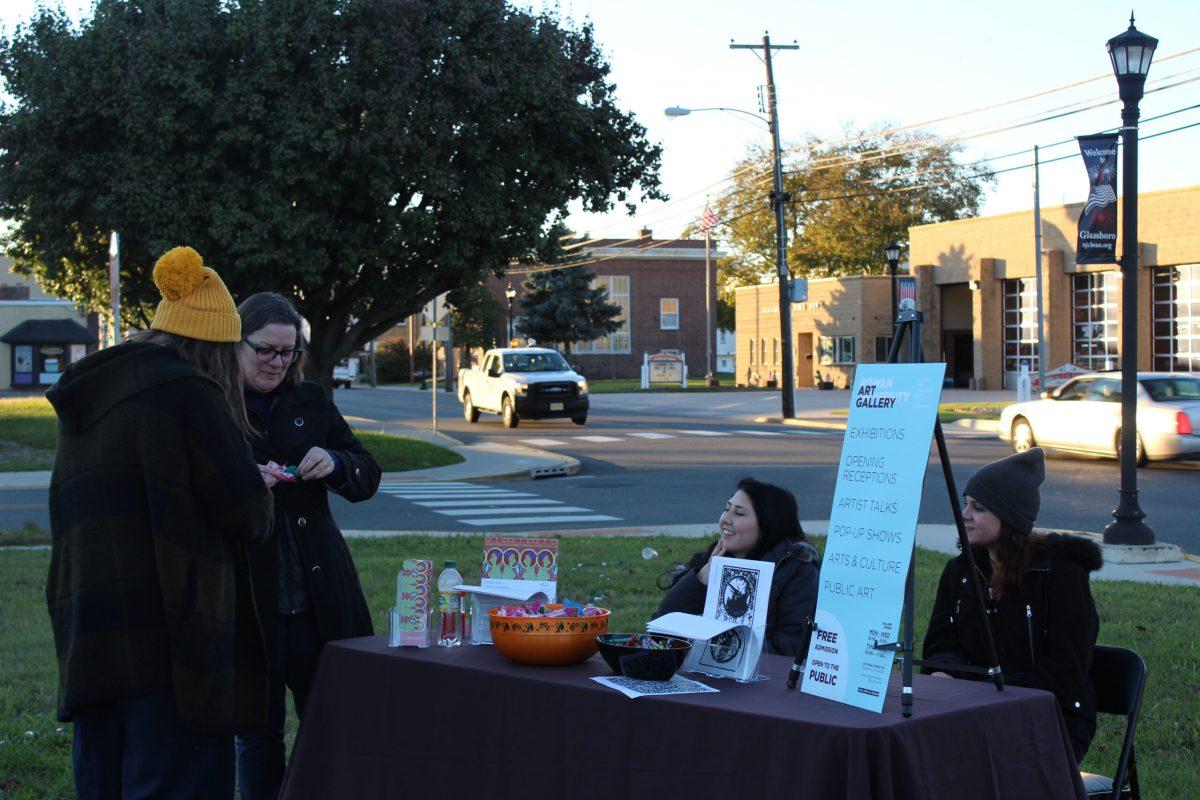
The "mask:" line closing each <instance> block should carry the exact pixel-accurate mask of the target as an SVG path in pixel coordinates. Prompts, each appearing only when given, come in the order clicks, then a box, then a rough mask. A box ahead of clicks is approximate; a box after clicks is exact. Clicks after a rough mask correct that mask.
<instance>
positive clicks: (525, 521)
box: [462, 514, 621, 526]
mask: <svg viewBox="0 0 1200 800" xmlns="http://www.w3.org/2000/svg"><path fill="white" fill-rule="evenodd" d="M620 519H621V518H620V517H609V516H605V515H604V514H592V515H589V516H577V517H516V518H514V519H505V518H504V517H489V518H488V519H464V520H462V521H463V522H465V523H466V524H467V525H479V526H482V525H529V524H531V523H535V522H616V521H619V520H620Z"/></svg>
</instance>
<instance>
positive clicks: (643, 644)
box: [608, 633, 671, 650]
mask: <svg viewBox="0 0 1200 800" xmlns="http://www.w3.org/2000/svg"><path fill="white" fill-rule="evenodd" d="M669 641H670V640H668V639H664V638H662V637H658V638H655V637H654V636H646V635H643V634H636V633H634V634H630V635H629V637H628V638H624V639H612V640H610V641H609V642H608V643H609V644H613V645H616V646H617V647H635V648H637V649H639V650H670V649H671V645H670V644H668V642H669Z"/></svg>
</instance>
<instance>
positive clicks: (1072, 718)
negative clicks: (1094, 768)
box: [922, 447, 1102, 761]
mask: <svg viewBox="0 0 1200 800" xmlns="http://www.w3.org/2000/svg"><path fill="white" fill-rule="evenodd" d="M1045 478H1046V468H1045V463H1044V454H1043V452H1042V450H1041V449H1040V448H1036V447H1035V448H1033V449H1031V450H1027V451H1026V452H1024V453H1018V454H1016V455H1012V456H1009V457H1008V458H1004V459H1001V460H1000V461H995V462H993V463H991V464H988V465H987V466H985V467H983V468H982V469H980V470H979V471H978V472H976V473H975V474H974V475H973V476H972V477H971V479H970V480H969V481H967V486H966V488H965V490H964V491H963V495H964V496H965V497H966V500H967V502H966V506H965V507H964V508H963V523H964V524H965V526H966V532H967V539H968V540H969V541H970V543H971V549H972V552H973V555H974V557H975V565H976V567H977V568H978V569H979V572H980V575H981V576H982V577H981V580H982V582H983V585H984V595H985V598H986V599H985V602H986V603H987V610H988V614H989V616H990V618H991V620H992V623H993V625H992V631H993V635H994V636H995V638H996V650H997V652H998V653H999V658H1000V668H1001V669H1002V670H1003V672H1004V680H1005V682H1007V683H1009V684H1012V685H1014V686H1027V687H1031V688H1034V689H1045V690H1046V691H1049V692H1053V693H1054V696H1055V697H1056V698H1057V699H1058V705H1059V708H1060V709H1061V710H1062V714H1063V719H1064V720H1065V721H1066V725H1067V733H1068V734H1069V735H1070V737H1071V747H1072V749H1073V750H1074V751H1075V759H1076V761H1082V760H1083V756H1084V754H1085V753H1086V752H1087V749H1088V746H1089V745H1090V744H1091V742H1092V736H1093V735H1094V734H1095V732H1096V691H1095V689H1094V688H1093V686H1092V684H1091V681H1090V680H1089V679H1088V673H1089V671H1090V670H1091V668H1092V648H1093V646H1094V645H1095V644H1096V634H1097V632H1098V631H1099V629H1100V618H1099V616H1098V615H1097V614H1096V606H1095V603H1094V602H1093V601H1092V591H1091V588H1090V586H1089V585H1088V576H1089V573H1091V572H1093V571H1095V570H1097V569H1099V568H1100V566H1101V563H1102V558H1101V555H1100V548H1099V547H1097V546H1096V544H1095V543H1094V542H1092V541H1091V540H1089V539H1084V538H1082V537H1078V536H1063V535H1060V534H1048V535H1047V534H1035V533H1033V523H1034V520H1036V519H1037V513H1038V507H1039V505H1040V504H1041V496H1040V493H1039V488H1038V487H1039V486H1041V484H1042V481H1044V480H1045ZM968 568H969V567H968V563H967V560H966V555H965V554H963V555H959V556H956V557H955V558H953V559H951V560H950V563H948V564H947V565H946V568H945V569H944V570H943V571H942V578H941V580H940V581H939V582H938V591H937V598H936V599H935V600H934V602H933V614H932V615H931V616H930V619H929V631H928V632H927V633H926V634H925V644H924V648H923V657H924V660H925V661H926V662H930V661H932V662H940V664H944V665H945V667H944V669H943V668H941V667H940V664H933V665H928V664H927V665H926V666H925V667H924V668H923V669H922V672H925V673H927V674H928V673H932V674H934V675H950V676H953V677H963V678H974V679H980V678H982V676H978V675H971V674H956V673H955V670H954V666H955V665H961V664H969V665H972V666H977V667H983V666H989V662H988V655H987V645H986V643H985V640H984V635H983V629H982V628H981V619H982V615H981V614H980V613H979V607H978V604H977V603H976V601H975V595H974V593H973V589H972V587H971V583H970V582H969V580H968V577H967V570H968Z"/></svg>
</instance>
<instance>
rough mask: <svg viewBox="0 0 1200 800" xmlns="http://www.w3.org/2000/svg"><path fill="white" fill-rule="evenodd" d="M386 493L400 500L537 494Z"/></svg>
mask: <svg viewBox="0 0 1200 800" xmlns="http://www.w3.org/2000/svg"><path fill="white" fill-rule="evenodd" d="M386 494H387V495H388V496H389V497H398V498H400V499H402V500H450V499H452V498H456V497H457V498H462V499H466V498H471V499H483V498H488V497H490V498H492V499H495V500H498V499H500V498H503V497H537V495H534V494H529V493H527V492H411V493H405V494H397V493H395V492H387V493H386Z"/></svg>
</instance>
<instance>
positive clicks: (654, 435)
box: [629, 433, 677, 439]
mask: <svg viewBox="0 0 1200 800" xmlns="http://www.w3.org/2000/svg"><path fill="white" fill-rule="evenodd" d="M629 435H630V436H637V437H638V438H639V439H675V438H677V437H675V436H673V435H671V434H669V433H631V434H629Z"/></svg>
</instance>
